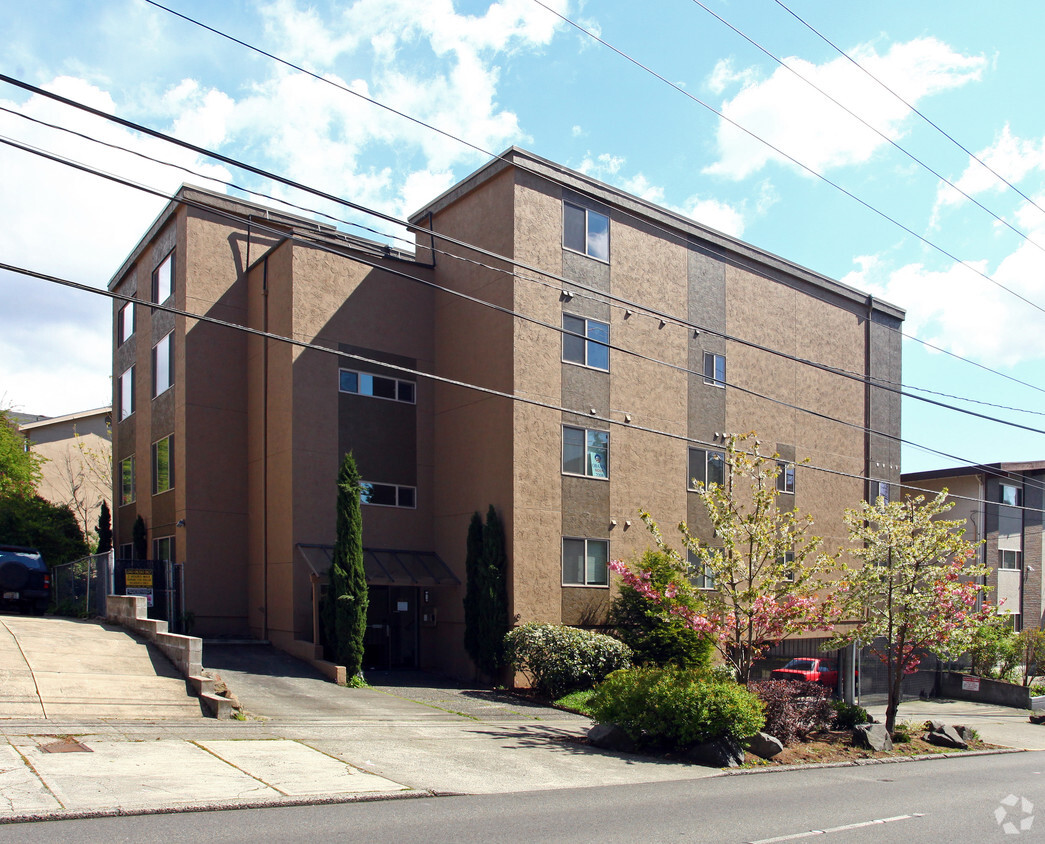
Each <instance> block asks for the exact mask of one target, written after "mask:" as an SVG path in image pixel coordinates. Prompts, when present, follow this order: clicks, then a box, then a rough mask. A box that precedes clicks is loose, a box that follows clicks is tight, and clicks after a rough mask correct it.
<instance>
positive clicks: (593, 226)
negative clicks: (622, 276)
mask: <svg viewBox="0 0 1045 844" xmlns="http://www.w3.org/2000/svg"><path fill="white" fill-rule="evenodd" d="M562 223H563V225H562V245H563V246H565V247H566V248H567V249H570V250H572V251H574V252H583V253H584V254H585V255H588V256H590V257H592V258H597V259H598V260H600V261H608V260H609V259H610V218H609V217H607V216H606V215H605V214H600V213H599V212H598V211H592V210H590V209H588V208H582V207H581V206H579V205H573V204H572V203H569V202H564V203H563V206H562Z"/></svg>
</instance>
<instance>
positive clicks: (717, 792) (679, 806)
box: [0, 752, 1045, 844]
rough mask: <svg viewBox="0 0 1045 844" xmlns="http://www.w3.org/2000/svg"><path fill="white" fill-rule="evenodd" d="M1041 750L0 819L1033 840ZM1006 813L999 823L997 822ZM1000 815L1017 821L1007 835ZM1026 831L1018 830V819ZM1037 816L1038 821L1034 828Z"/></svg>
mask: <svg viewBox="0 0 1045 844" xmlns="http://www.w3.org/2000/svg"><path fill="white" fill-rule="evenodd" d="M1043 778H1045V755H1043V754H1042V753H1041V752H1028V753H1015V754H1007V755H1003V756H980V757H967V758H958V759H955V758H951V759H946V760H937V761H927V762H911V763H903V764H882V765H868V766H862V767H846V768H820V769H814V770H800V771H788V772H760V773H754V774H743V775H739V776H717V777H712V778H708V779H701V780H694V781H687V782H662V783H651V784H645V785H628V786H609V787H602V788H589V789H562V790H556V791H550V792H548V791H546V792H515V793H509V794H498V795H492V794H491V795H473V796H461V797H432V798H425V799H407V800H391V801H383V802H372V803H354V804H342V805H334V806H308V807H295V808H273V809H258V810H241V811H233V812H205V813H191V814H189V813H187V814H175V815H152V816H145V817H127V818H105V819H98V820H80V821H52V822H44V823H36V824H18V825H13V826H0V842H6V841H19V842H37V841H39V842H44V841H46V842H96V841H108V842H121V841H133V842H153V841H155V842H169V841H173V840H204V841H207V842H209V844H219V842H257V841H265V842H283V841H287V842H291V841H294V842H297V841H302V842H303V841H308V842H316V841H333V840H356V841H359V840H362V841H367V842H395V844H413V843H414V842H417V844H422V842H423V844H433V842H445V841H454V842H477V844H478V842H482V843H483V844H489V842H498V841H505V842H513V844H518V842H531V841H568V842H570V843H571V844H577V842H587V841H591V842H617V841H621V842H624V841H627V842H635V841H644V842H650V841H701V842H761V843H762V844H765V842H770V841H792V840H804V839H806V838H820V837H821V835H825V836H826V837H825V838H824V840H825V841H830V842H872V841H873V842H876V844H877V842H898V843H899V842H902V843H903V844H911V842H923V841H924V842H929V841H931V842H939V841H975V842H989V841H1003V840H1005V841H1017V842H1018V841H1021V840H1026V841H1035V840H1041V838H1042V837H1043V832H1045V779H1043ZM999 818H1000V822H999ZM1005 823H1013V824H1014V827H1013V831H1012V832H1008V833H1007V832H1006V831H1005V829H1004V824H1005ZM1021 823H1022V824H1023V826H1024V827H1028V824H1029V827H1028V828H1025V829H1022V830H1021V829H1020V824H1021ZM1039 823H1040V824H1041V826H1039Z"/></svg>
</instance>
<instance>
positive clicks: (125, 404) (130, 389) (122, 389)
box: [116, 366, 134, 422]
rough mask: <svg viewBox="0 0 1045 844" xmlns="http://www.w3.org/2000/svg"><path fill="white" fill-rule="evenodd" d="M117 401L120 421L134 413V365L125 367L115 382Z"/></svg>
mask: <svg viewBox="0 0 1045 844" xmlns="http://www.w3.org/2000/svg"><path fill="white" fill-rule="evenodd" d="M117 393H118V395H117V397H116V400H117V403H118V404H119V407H120V421H121V422H122V421H123V420H124V419H126V418H127V417H128V416H130V415H131V414H132V413H134V367H133V366H132V367H131V368H130V369H126V370H124V371H123V373H122V374H121V375H120V380H119V381H118V382H117Z"/></svg>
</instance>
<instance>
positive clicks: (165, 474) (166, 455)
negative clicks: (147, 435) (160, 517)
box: [152, 434, 174, 495]
mask: <svg viewBox="0 0 1045 844" xmlns="http://www.w3.org/2000/svg"><path fill="white" fill-rule="evenodd" d="M173 487H174V435H173V434H170V435H169V436H166V437H164V438H163V439H162V440H157V441H156V442H154V443H153V444H152V494H153V495H159V494H160V493H161V492H166V491H167V490H169V489H172V488H173Z"/></svg>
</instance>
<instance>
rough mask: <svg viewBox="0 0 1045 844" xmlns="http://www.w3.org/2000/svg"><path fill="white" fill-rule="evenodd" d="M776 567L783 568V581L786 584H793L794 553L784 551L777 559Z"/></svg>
mask: <svg viewBox="0 0 1045 844" xmlns="http://www.w3.org/2000/svg"><path fill="white" fill-rule="evenodd" d="M776 562H777V565H778V566H780V567H781V568H783V571H784V580H786V581H787V582H788V583H794V582H795V552H794V551H785V552H784V555H783V556H782V557H777V560H776Z"/></svg>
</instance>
